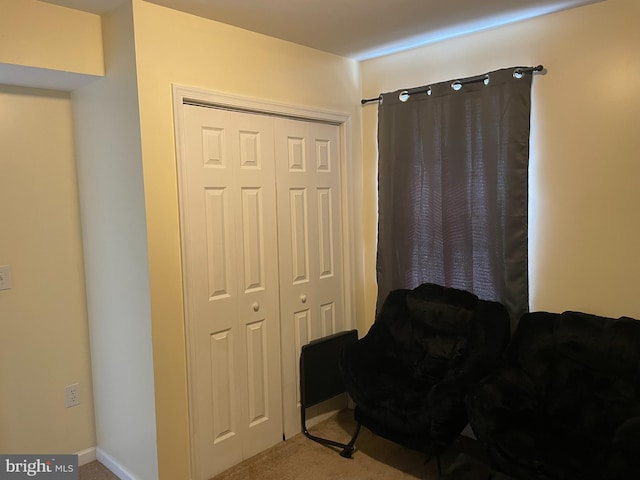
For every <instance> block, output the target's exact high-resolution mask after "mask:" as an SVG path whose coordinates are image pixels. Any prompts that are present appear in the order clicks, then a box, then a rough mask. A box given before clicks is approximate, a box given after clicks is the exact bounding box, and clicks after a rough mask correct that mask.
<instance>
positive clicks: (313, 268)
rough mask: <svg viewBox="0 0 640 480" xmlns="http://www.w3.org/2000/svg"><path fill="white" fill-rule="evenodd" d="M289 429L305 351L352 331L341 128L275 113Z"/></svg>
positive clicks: (296, 428)
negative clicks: (346, 287)
mask: <svg viewBox="0 0 640 480" xmlns="http://www.w3.org/2000/svg"><path fill="white" fill-rule="evenodd" d="M275 124H276V135H275V148H276V169H277V172H276V177H277V185H278V188H277V190H278V248H279V251H280V310H281V329H282V367H283V370H282V381H283V407H284V433H285V436H286V437H287V438H289V437H291V436H292V435H295V434H296V433H298V432H300V393H299V384H300V371H299V370H300V362H299V358H300V349H301V347H302V345H305V344H306V343H308V342H310V341H311V340H314V339H316V338H320V337H323V336H325V335H330V334H332V333H335V332H339V331H342V330H344V329H345V327H346V324H345V318H344V285H343V271H342V268H343V260H342V217H341V211H342V210H341V198H340V156H339V152H340V149H339V138H340V137H339V135H340V133H339V128H338V127H337V126H335V125H328V124H320V123H313V122H304V121H294V120H288V119H283V118H278V119H275Z"/></svg>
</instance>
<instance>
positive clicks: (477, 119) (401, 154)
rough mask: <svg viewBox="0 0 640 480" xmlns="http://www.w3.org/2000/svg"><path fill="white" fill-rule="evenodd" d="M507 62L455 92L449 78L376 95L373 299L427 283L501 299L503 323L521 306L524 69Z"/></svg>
mask: <svg viewBox="0 0 640 480" xmlns="http://www.w3.org/2000/svg"><path fill="white" fill-rule="evenodd" d="M516 68H517V67H514V68H509V69H503V70H497V71H495V72H490V73H489V74H487V75H486V76H485V75H483V76H481V77H477V78H475V79H471V80H475V81H472V82H470V83H465V84H464V85H463V86H462V88H461V89H459V90H457V91H456V90H454V89H453V88H452V87H451V85H452V82H453V81H449V82H442V83H438V84H434V85H431V86H430V87H421V88H417V89H411V90H410V91H409V93H410V96H409V98H408V99H407V100H406V101H405V102H403V101H401V100H400V97H401V95H400V93H401V91H397V92H393V93H387V94H384V95H382V102H381V104H380V106H379V110H378V151H379V165H378V189H379V220H378V259H377V262H378V263H377V276H378V306H380V305H382V302H383V301H384V299H385V298H386V296H387V294H388V293H389V292H390V291H391V290H394V289H397V288H414V287H416V286H418V285H420V284H421V283H423V282H432V283H437V284H440V285H444V286H448V287H455V288H461V289H465V290H469V291H471V292H473V293H475V294H476V295H478V296H479V297H480V298H483V299H487V300H498V301H500V302H502V303H503V304H504V305H505V306H506V307H507V309H508V310H509V313H510V314H511V319H512V324H515V322H517V320H518V319H519V318H520V316H521V315H522V314H523V313H524V312H526V311H528V303H529V302H528V290H529V286H528V262H527V253H528V252H527V223H528V219H527V211H528V205H527V204H528V165H529V126H530V120H529V119H530V111H531V79H532V73H530V72H529V73H524V74H521V75H520V76H521V78H515V77H514V71H515V70H516ZM516 76H517V75H516ZM487 79H488V80H487ZM427 91H429V92H430V94H427Z"/></svg>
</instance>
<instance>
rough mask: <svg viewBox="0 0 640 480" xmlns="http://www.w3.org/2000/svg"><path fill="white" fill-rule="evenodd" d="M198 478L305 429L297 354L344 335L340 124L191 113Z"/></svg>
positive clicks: (187, 215)
mask: <svg viewBox="0 0 640 480" xmlns="http://www.w3.org/2000/svg"><path fill="white" fill-rule="evenodd" d="M183 108H184V117H183V118H184V122H183V125H182V130H183V147H182V155H181V159H180V163H181V165H180V171H181V179H180V203H181V215H182V222H181V223H182V230H183V231H182V240H183V246H182V248H183V255H184V265H185V269H184V284H185V285H184V289H185V300H186V319H187V338H188V355H189V375H188V377H189V395H190V408H191V411H190V417H191V437H192V453H193V466H194V478H195V479H196V480H200V479H208V478H211V477H212V476H214V475H215V474H217V473H219V472H221V471H223V470H224V469H226V468H228V467H230V466H233V465H235V464H237V463H239V462H240V461H242V460H243V459H245V458H248V457H250V456H252V455H254V454H256V453H258V452H260V451H262V450H264V449H266V448H268V447H270V446H272V445H274V444H275V443H277V442H279V441H281V440H282V439H283V438H284V437H289V436H291V435H293V434H295V433H297V432H299V431H300V410H299V409H300V403H299V402H300V398H299V389H298V385H299V352H300V348H301V347H302V345H304V344H306V343H308V342H309V341H311V340H313V339H315V338H319V337H322V336H324V335H329V334H331V333H335V332H338V331H342V330H344V329H345V327H346V325H345V319H344V280H343V258H342V221H341V219H342V215H341V198H340V159H339V151H340V149H339V128H338V127H337V126H335V125H329V124H322V123H314V122H306V121H298V120H291V119H287V118H279V117H273V116H266V115H258V114H250V113H240V112H235V111H229V110H223V109H216V108H208V107H203V106H193V105H184V106H183Z"/></svg>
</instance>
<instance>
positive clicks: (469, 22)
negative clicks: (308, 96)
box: [42, 0, 601, 60]
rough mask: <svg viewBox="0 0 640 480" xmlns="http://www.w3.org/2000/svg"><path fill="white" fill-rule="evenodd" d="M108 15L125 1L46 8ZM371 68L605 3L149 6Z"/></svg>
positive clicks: (371, 1)
mask: <svg viewBox="0 0 640 480" xmlns="http://www.w3.org/2000/svg"><path fill="white" fill-rule="evenodd" d="M42 1H46V2H49V3H55V4H58V5H62V6H65V7H70V8H75V9H78V10H84V11H87V12H91V13H96V14H102V13H105V12H107V11H109V10H111V9H112V8H114V7H115V6H117V5H118V4H120V3H122V2H123V1H125V0H42ZM147 1H148V2H150V3H155V4H158V5H163V6H166V7H169V8H173V9H175V10H181V11H183V12H187V13H191V14H194V15H198V16H201V17H205V18H211V19H213V20H217V21H220V22H223V23H228V24H231V25H235V26H238V27H241V28H244V29H247V30H252V31H255V32H259V33H263V34H265V35H269V36H272V37H276V38H281V39H283V40H289V41H291V42H294V43H298V44H301V45H306V46H309V47H312V48H317V49H319V50H324V51H327V52H331V53H335V54H337V55H341V56H345V57H351V58H354V59H356V60H365V59H367V58H372V57H376V56H380V55H385V54H388V53H393V52H396V51H400V50H403V49H406V48H410V47H413V46H418V45H423V44H426V43H432V42H435V41H438V40H442V39H445V38H450V37H453V36H457V35H462V34H465V33H470V32H474V31H478V30H484V29H487V28H491V27H495V26H498V25H504V24H507V23H512V22H516V21H519V20H524V19H526V18H531V17H535V16H539V15H544V14H547V13H551V12H556V11H559V10H564V9H567V8H573V7H576V6H580V5H585V4H589V3H596V2H598V1H601V0H482V1H479V0H446V1H445V0H147Z"/></svg>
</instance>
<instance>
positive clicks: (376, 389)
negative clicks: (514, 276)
mask: <svg viewBox="0 0 640 480" xmlns="http://www.w3.org/2000/svg"><path fill="white" fill-rule="evenodd" d="M508 340H509V316H508V314H507V311H506V309H505V308H504V306H503V305H502V304H500V303H497V302H489V301H484V300H479V299H478V297H477V296H475V295H473V294H471V293H469V292H466V291H463V290H456V289H452V288H445V287H441V286H438V285H434V284H423V285H421V286H419V287H418V288H416V289H414V290H395V291H392V292H391V293H390V294H389V296H388V297H387V299H386V301H385V303H384V305H383V306H382V308H381V310H380V312H379V314H378V317H377V318H376V321H375V322H374V324H373V326H372V327H371V329H370V330H369V332H368V333H367V335H366V336H365V337H363V338H362V339H360V340H359V341H358V342H356V343H354V344H351V345H349V346H347V347H346V348H345V349H344V350H343V352H342V356H341V361H340V366H341V369H342V372H343V375H344V380H345V386H346V389H347V392H348V393H349V394H350V395H351V397H352V399H353V400H354V402H355V404H356V408H355V418H356V420H357V421H358V422H359V423H361V424H362V425H364V426H366V427H367V428H369V430H371V431H372V432H374V433H375V434H377V435H380V436H382V437H385V438H387V439H389V440H392V441H394V442H396V443H399V444H401V445H404V446H406V447H409V448H412V449H414V450H418V451H422V452H425V453H427V454H429V455H435V456H439V455H440V453H441V452H443V451H444V450H445V449H446V448H447V447H448V446H449V445H450V444H451V443H452V442H453V441H454V440H455V439H456V438H457V436H458V435H459V434H460V432H461V431H462V430H463V429H464V427H465V426H466V425H467V423H468V420H467V414H466V409H465V395H466V393H467V390H468V388H469V386H470V385H471V384H472V383H474V382H476V381H478V380H479V379H480V378H482V377H483V376H485V375H487V374H488V372H489V371H490V370H491V369H492V368H493V367H494V366H495V365H496V364H497V363H498V361H499V360H500V358H501V355H502V353H503V351H504V348H505V347H506V345H507V342H508Z"/></svg>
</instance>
